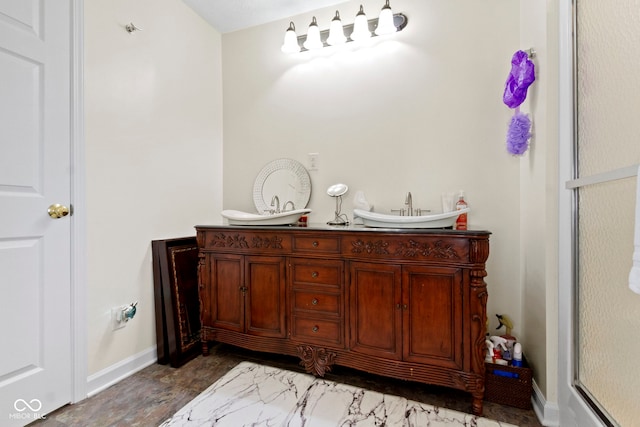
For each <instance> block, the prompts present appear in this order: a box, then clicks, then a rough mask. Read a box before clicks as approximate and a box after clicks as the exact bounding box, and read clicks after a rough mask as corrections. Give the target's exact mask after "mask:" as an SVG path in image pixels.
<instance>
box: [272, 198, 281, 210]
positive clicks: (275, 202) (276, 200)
mask: <svg viewBox="0 0 640 427" xmlns="http://www.w3.org/2000/svg"><path fill="white" fill-rule="evenodd" d="M274 205H275V209H272V211H273V212H272V213H280V199H279V198H278V196H277V195H274V196H273V197H272V198H271V207H274Z"/></svg>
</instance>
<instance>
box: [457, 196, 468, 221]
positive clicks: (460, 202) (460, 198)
mask: <svg viewBox="0 0 640 427" xmlns="http://www.w3.org/2000/svg"><path fill="white" fill-rule="evenodd" d="M466 207H467V202H465V201H464V191H462V190H460V194H459V195H458V201H457V202H456V210H457V211H459V210H460V209H464V208H466ZM466 229H467V214H466V213H463V214H460V215H458V218H457V219H456V230H466Z"/></svg>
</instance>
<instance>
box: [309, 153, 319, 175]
mask: <svg viewBox="0 0 640 427" xmlns="http://www.w3.org/2000/svg"><path fill="white" fill-rule="evenodd" d="M319 156H320V154H319V153H309V164H308V167H309V170H310V171H317V170H318V157H319Z"/></svg>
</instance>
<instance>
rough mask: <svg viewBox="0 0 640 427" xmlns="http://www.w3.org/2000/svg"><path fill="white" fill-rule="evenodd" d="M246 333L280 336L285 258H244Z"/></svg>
mask: <svg viewBox="0 0 640 427" xmlns="http://www.w3.org/2000/svg"><path fill="white" fill-rule="evenodd" d="M244 262H245V279H246V285H245V287H246V292H245V316H246V319H245V323H246V332H247V333H249V334H251V335H258V336H263V337H274V338H284V337H285V336H286V325H285V313H286V306H285V301H286V297H285V292H286V281H285V265H286V264H285V258H283V257H265V256H247V257H245V261H244Z"/></svg>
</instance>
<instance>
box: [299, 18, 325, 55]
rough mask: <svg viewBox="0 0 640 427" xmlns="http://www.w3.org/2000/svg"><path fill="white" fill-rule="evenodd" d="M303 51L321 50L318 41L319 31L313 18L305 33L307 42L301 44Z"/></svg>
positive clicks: (319, 40)
mask: <svg viewBox="0 0 640 427" xmlns="http://www.w3.org/2000/svg"><path fill="white" fill-rule="evenodd" d="M303 45H304V47H305V49H309V50H312V49H321V48H322V47H323V44H322V40H321V39H320V29H319V28H318V23H317V22H316V17H315V16H314V17H313V19H312V20H311V24H309V31H307V40H305V42H304V43H303Z"/></svg>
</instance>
